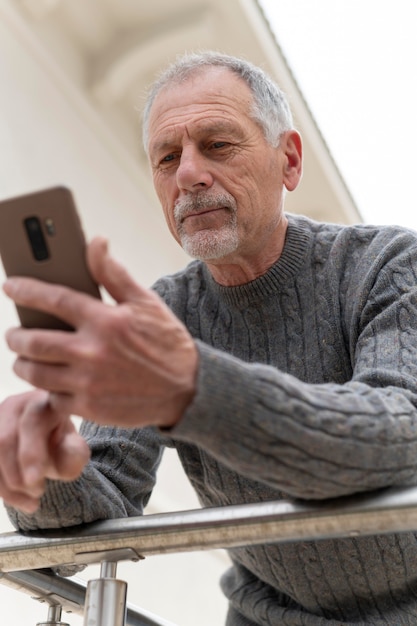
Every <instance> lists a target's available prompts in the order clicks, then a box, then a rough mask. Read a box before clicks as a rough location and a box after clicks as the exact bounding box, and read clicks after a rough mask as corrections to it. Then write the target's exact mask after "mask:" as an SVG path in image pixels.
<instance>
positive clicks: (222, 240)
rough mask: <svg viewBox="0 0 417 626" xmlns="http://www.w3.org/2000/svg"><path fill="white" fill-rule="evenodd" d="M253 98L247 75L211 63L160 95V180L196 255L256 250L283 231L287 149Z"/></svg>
mask: <svg viewBox="0 0 417 626" xmlns="http://www.w3.org/2000/svg"><path fill="white" fill-rule="evenodd" d="M252 103H253V100H252V94H251V92H250V89H249V87H248V86H247V85H246V83H245V82H244V81H243V80H241V79H240V78H239V77H238V76H236V75H235V74H233V73H232V72H230V71H229V70H227V69H224V68H204V69H203V70H201V71H200V72H198V73H197V74H195V75H193V76H192V77H190V78H188V79H187V80H186V81H185V82H184V83H182V84H179V85H172V86H169V87H167V88H165V89H164V90H162V91H161V92H160V93H159V95H158V96H157V98H156V99H155V101H154V104H153V106H152V109H151V114H150V119H149V146H148V149H149V158H150V163H151V167H152V174H153V181H154V186H155V190H156V192H157V194H158V197H159V200H160V202H161V205H162V208H163V211H164V214H165V218H166V221H167V223H168V227H169V229H170V231H171V233H172V234H173V236H174V237H175V239H176V240H177V241H179V242H180V243H181V245H182V246H183V248H184V249H185V250H186V252H188V253H189V254H190V256H193V257H196V258H201V259H203V260H205V261H213V262H222V261H227V262H230V261H234V260H236V261H237V260H238V259H239V257H242V256H243V257H244V256H245V255H246V256H247V257H250V256H251V255H252V256H254V255H255V256H256V255H257V254H258V253H259V251H261V250H263V249H264V247H265V245H270V243H272V241H273V239H274V237H275V236H276V234H277V232H278V231H279V228H280V226H279V224H280V220H281V216H282V196H283V186H284V184H285V174H284V169H285V165H286V163H287V159H286V156H285V149H284V150H283V148H282V146H281V145H280V146H279V147H277V148H274V147H272V146H271V145H270V144H269V143H268V142H267V141H266V139H265V137H264V134H263V132H262V129H261V128H260V126H259V125H258V124H257V123H256V122H255V121H254V120H253V118H252V117H251V115H250V111H251V106H252ZM284 144H285V141H284Z"/></svg>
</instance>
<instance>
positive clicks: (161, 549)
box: [0, 487, 417, 572]
mask: <svg viewBox="0 0 417 626" xmlns="http://www.w3.org/2000/svg"><path fill="white" fill-rule="evenodd" d="M416 529H417V487H403V488H400V487H399V488H391V489H387V490H382V491H380V492H377V493H373V494H371V495H370V494H361V495H356V496H349V497H343V498H337V499H334V500H325V501H323V502H318V503H317V502H314V503H311V504H310V503H306V502H305V501H299V502H297V501H296V502H289V501H287V500H282V501H278V502H261V503H256V504H242V505H234V506H225V507H218V508H209V509H198V510H193V511H184V512H175V513H162V514H156V515H144V516H143V517H131V518H125V519H117V520H106V521H100V522H94V523H92V524H86V525H84V526H78V527H72V528H67V529H59V530H43V531H36V532H31V533H25V534H23V533H19V532H10V533H4V534H0V572H13V571H19V570H32V569H41V568H46V567H57V566H59V565H63V564H75V565H80V564H91V563H100V562H102V561H103V560H107V561H111V560H114V561H120V560H135V559H140V558H141V557H142V556H147V555H152V554H165V553H172V552H186V551H193V550H208V549H214V548H231V547H237V546H243V545H248V544H261V543H271V542H285V541H300V540H318V539H326V538H336V537H347V536H355V535H374V534H384V533H391V532H405V531H412V530H416ZM112 555H113V556H112Z"/></svg>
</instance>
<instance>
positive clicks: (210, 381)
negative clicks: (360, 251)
mask: <svg viewBox="0 0 417 626" xmlns="http://www.w3.org/2000/svg"><path fill="white" fill-rule="evenodd" d="M398 247H399V246H398ZM413 248H415V243H414V244H413ZM381 259H384V261H383V262H382V261H381ZM374 265H375V267H373V269H372V271H370V270H369V271H367V273H366V275H364V278H363V280H362V279H361V281H358V280H356V281H354V280H352V281H351V285H350V286H348V287H347V288H345V291H344V298H345V302H344V304H343V306H342V307H341V310H339V313H338V314H339V317H340V314H341V315H342V317H343V324H344V332H345V334H346V344H347V345H348V350H349V351H350V354H351V363H352V372H353V373H352V376H351V378H350V379H349V380H347V381H346V382H345V383H344V384H336V383H331V382H326V383H322V384H311V383H308V382H304V381H301V380H299V379H298V378H296V377H294V376H292V375H290V374H288V373H283V372H282V371H280V370H278V369H277V368H275V367H273V366H269V365H263V364H259V363H247V362H243V361H241V360H239V359H237V358H234V357H233V356H230V355H229V354H226V353H224V352H222V351H220V350H216V349H214V348H212V347H210V346H208V345H206V344H204V343H202V342H199V343H198V346H199V352H200V371H199V379H198V392H197V394H196V396H195V398H194V401H193V403H192V405H191V406H190V407H189V408H188V410H187V412H186V413H185V414H184V416H183V418H182V420H181V421H180V422H179V424H178V425H177V426H176V427H175V429H174V431H173V433H172V435H173V436H174V437H175V438H176V439H178V440H181V441H185V442H192V443H194V444H196V445H197V446H199V447H201V448H202V449H203V450H205V451H206V452H208V453H209V454H211V455H213V456H214V457H216V458H217V459H218V460H219V461H220V462H221V463H223V464H224V465H226V466H228V467H229V468H231V469H233V470H234V471H236V472H238V473H241V474H243V475H245V476H247V477H248V478H252V479H255V480H257V481H261V482H263V483H265V484H268V485H269V486H272V487H273V488H276V489H278V490H280V491H284V492H286V493H287V494H289V495H290V496H293V497H300V498H314V499H324V498H329V497H336V496H340V495H345V494H351V493H354V492H359V491H367V490H373V489H377V488H381V487H386V486H390V485H398V484H403V485H406V484H415V483H416V482H417V357H416V355H417V288H416V283H417V280H416V268H417V261H416V254H415V252H412V253H410V252H409V250H403V251H402V252H398V250H397V251H396V252H395V251H394V250H391V251H385V252H384V254H383V255H380V258H379V260H378V261H377V262H376V263H375V264H374ZM360 271H361V270H360V268H358V269H357V270H356V274H357V275H358V274H359V272H360ZM345 282H346V281H345ZM335 300H337V303H338V306H339V303H340V301H341V298H339V299H337V298H336V299H335Z"/></svg>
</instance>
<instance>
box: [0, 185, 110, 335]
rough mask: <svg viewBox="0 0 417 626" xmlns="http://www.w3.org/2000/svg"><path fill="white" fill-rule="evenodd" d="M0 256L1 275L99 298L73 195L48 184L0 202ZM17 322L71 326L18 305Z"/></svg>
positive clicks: (52, 326)
mask: <svg viewBox="0 0 417 626" xmlns="http://www.w3.org/2000/svg"><path fill="white" fill-rule="evenodd" d="M0 256H1V260H2V262H3V266H4V270H5V273H6V276H29V277H31V278H38V279H40V280H43V281H46V282H49V283H58V284H61V285H66V286H67V287H71V288H72V289H76V290H77V291H82V292H85V293H88V294H90V295H91V296H94V297H96V298H100V291H99V288H98V286H97V284H96V283H95V282H94V280H93V279H92V277H91V275H90V273H89V271H88V268H87V262H86V252H85V238H84V233H83V229H82V225H81V221H80V218H79V216H78V213H77V210H76V207H75V203H74V199H73V196H72V194H71V192H70V190H69V189H67V188H65V187H53V188H50V189H45V190H43V191H38V192H35V193H30V194H26V195H23V196H18V197H15V198H10V199H8V200H2V201H0ZM17 313H18V316H19V319H20V322H21V324H22V326H25V327H27V328H49V329H60V330H71V329H72V327H70V326H69V325H68V324H67V323H66V322H64V321H63V320H60V319H58V318H57V317H55V316H52V315H49V314H47V313H44V312H42V311H38V310H35V309H29V308H27V307H21V306H17Z"/></svg>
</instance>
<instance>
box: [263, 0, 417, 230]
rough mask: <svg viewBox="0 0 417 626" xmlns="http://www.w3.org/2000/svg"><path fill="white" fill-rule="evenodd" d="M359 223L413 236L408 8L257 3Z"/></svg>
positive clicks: (416, 70) (332, 0) (407, 3)
mask: <svg viewBox="0 0 417 626" xmlns="http://www.w3.org/2000/svg"><path fill="white" fill-rule="evenodd" d="M259 2H260V4H261V5H262V6H263V7H264V10H265V14H266V16H267V18H268V19H269V20H270V23H271V26H272V27H273V29H274V30H275V32H276V34H277V40H278V42H279V45H280V46H281V48H282V50H283V52H284V54H285V56H286V57H287V59H288V61H289V63H290V66H291V68H292V70H293V73H294V75H295V77H296V79H297V81H298V84H299V86H300V88H301V90H302V92H303V94H304V96H305V98H306V100H307V102H308V104H309V106H310V109H311V111H312V113H313V115H314V117H315V119H316V122H317V123H318V126H319V128H320V129H321V132H322V134H323V136H324V138H325V140H326V142H327V144H328V146H329V148H330V150H331V152H332V153H333V157H334V159H335V161H336V163H337V165H338V167H339V170H340V171H341V173H342V175H343V177H344V179H345V181H346V183H347V185H348V187H349V188H350V190H351V193H352V195H353V197H354V199H355V201H356V204H357V206H358V208H359V211H360V212H361V214H362V216H363V218H364V220H365V221H368V222H374V223H397V224H403V225H405V226H410V227H412V228H415V229H417V198H416V191H415V185H416V182H417V159H416V147H417V37H416V18H417V5H416V4H415V2H414V0H396V1H395V2H393V1H392V0H390V1H388V0H259Z"/></svg>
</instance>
